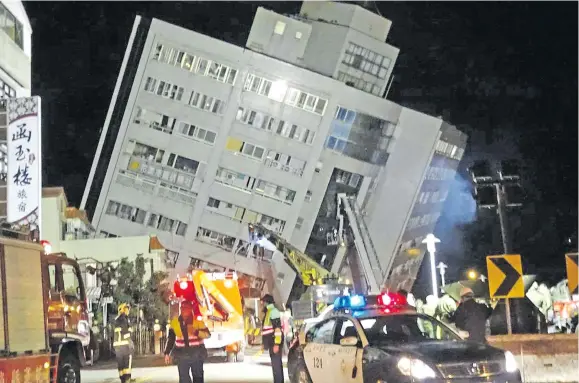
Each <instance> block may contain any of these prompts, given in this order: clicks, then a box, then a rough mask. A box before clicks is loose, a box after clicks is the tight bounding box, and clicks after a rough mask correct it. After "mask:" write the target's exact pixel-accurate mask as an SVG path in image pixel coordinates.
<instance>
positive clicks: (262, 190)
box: [215, 167, 296, 204]
mask: <svg viewBox="0 0 579 383" xmlns="http://www.w3.org/2000/svg"><path fill="white" fill-rule="evenodd" d="M215 181H216V182H219V183H221V184H224V185H227V186H231V187H234V188H236V189H240V190H243V191H248V192H255V193H256V194H260V195H263V196H264V197H268V198H272V199H275V200H278V201H282V202H284V203H288V204H292V203H293V202H294V199H295V196H296V192H295V191H294V190H291V189H288V188H286V187H283V186H280V185H276V184H274V183H271V182H268V181H265V180H262V179H257V178H255V177H251V176H248V175H247V174H243V173H240V172H236V171H234V170H230V169H226V168H222V167H220V168H218V169H217V174H216V176H215Z"/></svg>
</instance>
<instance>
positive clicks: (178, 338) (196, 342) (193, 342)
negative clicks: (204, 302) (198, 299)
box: [171, 317, 208, 348]
mask: <svg viewBox="0 0 579 383" xmlns="http://www.w3.org/2000/svg"><path fill="white" fill-rule="evenodd" d="M183 324H184V325H186V326H187V329H185V330H186V331H187V339H188V341H189V342H188V343H189V344H188V345H186V344H185V336H184V334H183V332H182V331H181V322H180V320H179V317H175V318H173V320H172V321H171V328H172V329H173V331H174V332H175V347H177V348H183V347H186V346H189V347H195V346H200V345H202V344H203V343H204V341H203V339H204V337H200V336H197V335H194V333H195V332H196V331H195V330H197V331H199V330H205V331H208V330H207V327H206V326H205V323H203V321H200V320H197V319H196V318H195V317H193V323H188V324H185V323H183Z"/></svg>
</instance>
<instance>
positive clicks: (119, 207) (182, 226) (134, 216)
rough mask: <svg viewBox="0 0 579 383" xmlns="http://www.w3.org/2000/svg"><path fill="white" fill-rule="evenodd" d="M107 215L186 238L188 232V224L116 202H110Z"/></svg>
mask: <svg viewBox="0 0 579 383" xmlns="http://www.w3.org/2000/svg"><path fill="white" fill-rule="evenodd" d="M105 214H107V215H111V216H115V217H118V218H120V219H125V220H127V221H131V222H135V223H138V224H141V225H142V224H144V223H145V222H146V225H147V226H148V227H152V228H153V229H157V230H160V231H166V232H169V233H172V234H176V235H179V236H185V233H186V232H187V224H186V223H185V222H181V221H179V220H176V219H171V218H168V217H165V216H163V215H161V214H156V213H150V212H147V211H146V210H143V209H140V208H137V207H134V206H130V205H126V204H122V203H120V202H116V201H109V203H108V205H107V209H106V211H105Z"/></svg>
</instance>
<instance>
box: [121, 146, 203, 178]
mask: <svg viewBox="0 0 579 383" xmlns="http://www.w3.org/2000/svg"><path fill="white" fill-rule="evenodd" d="M127 151H128V152H130V154H131V156H132V157H137V158H142V159H145V160H147V161H149V162H155V163H158V164H162V163H163V157H165V151H164V150H163V149H158V148H155V147H153V146H150V145H146V144H143V143H140V142H137V141H135V140H129V145H128V147H127ZM166 165H167V166H169V167H171V168H174V169H177V170H180V171H182V172H185V173H190V174H192V175H195V174H197V170H198V169H199V161H196V160H193V159H191V158H187V157H184V156H180V155H178V154H175V153H169V156H168V157H167V161H166Z"/></svg>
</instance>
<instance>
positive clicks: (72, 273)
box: [0, 237, 91, 383]
mask: <svg viewBox="0 0 579 383" xmlns="http://www.w3.org/2000/svg"><path fill="white" fill-rule="evenodd" d="M0 286H1V294H0V328H1V329H2V334H1V335H0V382H39V383H49V382H50V383H65V382H66V383H80V381H81V379H80V378H81V377H80V368H81V366H83V365H85V364H87V363H90V362H91V361H90V358H88V360H87V358H86V355H87V354H88V355H90V353H88V349H89V345H90V327H89V323H88V312H87V302H86V295H85V290H84V285H83V281H82V278H81V273H80V268H79V266H78V264H77V263H76V262H75V261H74V260H72V259H70V258H67V257H66V255H64V254H48V253H46V252H45V249H44V248H43V247H42V246H41V245H40V244H38V243H34V242H25V241H20V240H16V239H10V238H4V237H0Z"/></svg>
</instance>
